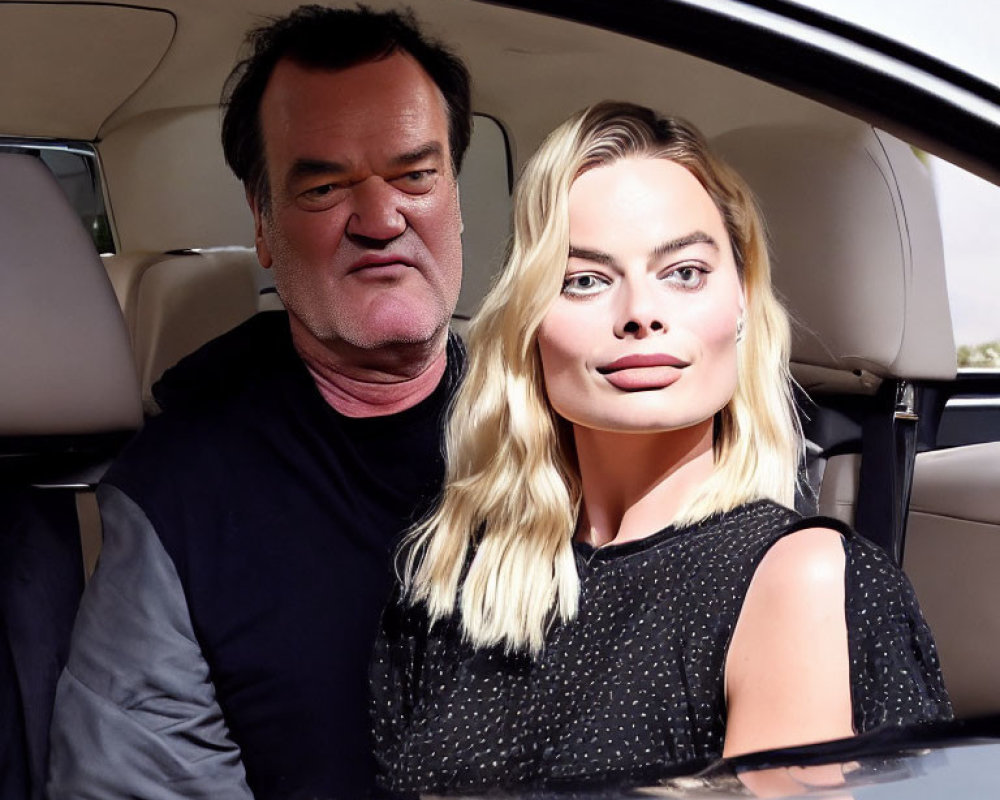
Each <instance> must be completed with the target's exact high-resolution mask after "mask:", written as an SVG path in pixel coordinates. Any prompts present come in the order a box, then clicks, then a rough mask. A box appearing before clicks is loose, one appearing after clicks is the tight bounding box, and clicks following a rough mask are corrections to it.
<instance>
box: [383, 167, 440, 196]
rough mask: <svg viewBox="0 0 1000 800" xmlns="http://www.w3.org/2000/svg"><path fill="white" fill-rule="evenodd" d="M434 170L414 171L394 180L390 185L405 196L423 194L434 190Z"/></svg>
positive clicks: (435, 175) (436, 173)
mask: <svg viewBox="0 0 1000 800" xmlns="http://www.w3.org/2000/svg"><path fill="white" fill-rule="evenodd" d="M437 175H438V172H437V170H436V169H415V170H413V171H411V172H406V173H404V174H402V175H400V176H399V177H398V178H395V179H394V180H393V181H392V183H393V184H394V185H395V186H397V187H398V188H399V189H401V190H402V191H404V192H406V193H407V194H424V193H426V192H429V191H430V190H431V189H432V188H434V183H435V182H436V181H437Z"/></svg>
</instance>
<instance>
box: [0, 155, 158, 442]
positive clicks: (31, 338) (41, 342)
mask: <svg viewBox="0 0 1000 800" xmlns="http://www.w3.org/2000/svg"><path fill="white" fill-rule="evenodd" d="M0 186H2V187H3V191H2V192H0V286H2V287H3V290H2V291H0V340H2V341H3V346H2V347H0V376H2V379H0V386H2V387H3V388H2V391H0V436H32V435H52V434H65V435H78V434H91V433H105V432H113V431H127V430H131V429H134V428H136V427H138V425H139V424H140V422H141V414H140V407H139V388H138V383H137V381H136V374H135V369H134V367H133V363H132V356H131V352H130V350H129V340H128V332H127V330H126V327H125V323H124V321H123V320H122V316H121V313H120V312H119V309H118V304H117V303H116V302H115V295H114V292H113V291H112V288H111V285H110V283H109V281H108V279H107V277H106V276H105V274H104V270H103V269H102V268H101V261H100V259H99V257H98V256H97V253H96V252H95V251H94V245H93V243H92V242H91V241H90V238H89V237H88V236H87V233H86V231H85V230H84V229H83V226H82V225H81V224H80V221H79V220H78V219H77V217H76V215H75V213H74V212H73V209H72V208H71V207H70V205H69V203H68V202H67V200H66V199H65V197H64V196H63V194H62V192H61V191H60V189H59V187H58V185H57V184H56V182H55V180H54V179H53V178H52V176H51V175H50V174H49V172H48V170H47V169H46V168H45V167H44V166H43V165H42V164H41V162H39V161H38V160H36V159H34V158H31V157H30V156H24V155H8V154H0Z"/></svg>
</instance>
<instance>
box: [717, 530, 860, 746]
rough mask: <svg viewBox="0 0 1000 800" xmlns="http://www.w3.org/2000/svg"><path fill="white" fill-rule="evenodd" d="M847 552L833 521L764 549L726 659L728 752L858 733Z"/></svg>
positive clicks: (806, 742)
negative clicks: (847, 598) (846, 590)
mask: <svg viewBox="0 0 1000 800" xmlns="http://www.w3.org/2000/svg"><path fill="white" fill-rule="evenodd" d="M845 561H846V559H845V555H844V547H843V543H842V540H841V535H840V534H839V533H838V532H837V531H834V530H831V529H828V528H808V529H805V530H801V531H796V532H795V533H792V534H789V535H788V536H786V537H784V538H783V539H781V540H779V541H778V542H777V543H776V544H775V545H774V546H773V547H772V548H771V549H770V550H769V551H768V553H767V554H766V555H765V556H764V558H763V560H762V561H761V563H760V565H759V566H758V568H757V571H756V573H755V574H754V577H753V580H752V581H751V582H750V587H749V589H748V590H747V595H746V598H745V599H744V603H743V609H742V611H741V612H740V616H739V619H738V621H737V624H736V629H735V631H734V633H733V639H732V642H731V644H730V647H729V653H728V656H727V660H726V681H725V683H726V699H727V706H728V716H727V721H726V741H725V747H724V750H723V754H724V755H725V756H735V755H739V754H740V753H747V752H752V751H755V750H766V749H769V748H774V747H786V746H792V745H799V744H808V743H811V742H818V741H827V740H830V739H839V738H843V737H847V736H852V735H853V734H854V729H853V723H852V706H851V686H850V668H849V656H848V646H847V623H846V617H845V596H844V570H845Z"/></svg>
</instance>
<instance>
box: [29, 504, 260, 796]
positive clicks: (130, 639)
mask: <svg viewBox="0 0 1000 800" xmlns="http://www.w3.org/2000/svg"><path fill="white" fill-rule="evenodd" d="M98 502H99V503H100V507H101V517H102V521H103V526H104V546H103V549H102V552H101V557H100V561H99V563H98V567H97V570H96V572H95V573H94V577H93V578H92V580H91V582H90V584H89V585H88V586H87V590H86V591H85V592H84V596H83V600H82V602H81V605H80V611H79V613H78V615H77V619H76V625H75V627H74V629H73V639H72V644H71V646H70V654H69V661H68V663H67V665H66V669H65V670H64V672H63V674H62V677H61V678H60V680H59V686H58V689H57V692H56V705H55V713H54V717H53V723H52V745H51V758H50V763H49V784H48V792H49V796H50V798H51V800H62V799H63V798H119V797H121V798H124V797H130V798H148V800H154V799H155V800H179V798H209V797H211V798H214V799H216V800H226V799H228V798H241V800H242V799H243V798H252V794H251V793H250V790H249V788H248V787H247V783H246V775H245V772H244V769H243V763H242V761H241V760H240V751H239V748H238V747H237V746H236V745H235V744H234V743H233V742H232V740H231V739H230V738H229V734H228V731H227V728H226V724H225V721H224V719H223V717H222V710H221V709H220V708H219V704H218V702H217V701H216V699H215V689H214V687H213V685H212V683H211V680H210V677H209V671H208V664H207V663H206V662H205V658H204V655H203V654H202V652H201V648H200V647H199V645H198V642H197V640H196V639H195V635H194V629H193V626H192V624H191V618H190V614H189V613H188V608H187V603H186V601H185V596H184V591H183V588H182V587H181V583H180V579H179V577H178V575H177V571H176V569H175V568H174V564H173V561H172V560H171V559H170V557H169V555H168V554H167V552H166V550H164V548H163V545H162V543H161V542H160V539H159V537H158V536H157V535H156V532H155V530H153V527H152V525H151V523H150V522H149V520H148V519H147V517H146V515H145V514H144V513H143V512H142V510H141V509H140V508H139V507H138V506H137V505H136V504H135V503H134V502H132V500H131V499H130V498H129V497H128V496H127V495H125V494H124V493H122V492H121V491H120V490H118V489H116V488H114V487H112V486H102V487H100V489H99V490H98Z"/></svg>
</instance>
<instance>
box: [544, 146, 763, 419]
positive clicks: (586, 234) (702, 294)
mask: <svg viewBox="0 0 1000 800" xmlns="http://www.w3.org/2000/svg"><path fill="white" fill-rule="evenodd" d="M569 231H570V251H569V259H568V262H567V265H566V276H565V280H564V282H563V288H562V292H561V293H560V295H559V296H558V297H557V298H556V300H555V301H554V302H553V304H552V306H551V307H550V308H549V310H548V312H547V314H546V316H545V318H544V320H543V321H542V324H541V327H540V328H539V332H538V346H539V351H540V355H541V360H542V371H543V374H544V378H545V387H546V391H547V393H548V397H549V402H550V403H551V404H552V406H553V408H554V409H555V410H556V412H557V413H558V414H559V415H560V416H562V417H564V418H565V419H567V420H569V421H570V422H572V423H574V424H575V425H580V426H583V427H587V428H594V429H598V430H607V431H619V432H628V433H639V432H653V431H668V430H677V429H681V428H686V427H689V426H691V425H695V424H697V423H700V422H703V421H705V420H707V419H710V418H711V417H712V416H713V415H714V414H715V413H716V412H717V411H719V410H720V409H721V408H722V407H723V406H725V405H726V403H727V402H728V401H729V399H730V398H731V397H732V395H733V392H734V391H735V389H736V378H737V366H736V364H737V361H736V328H737V320H738V319H739V317H740V315H741V313H742V309H743V305H744V302H743V290H742V287H741V285H740V280H739V277H738V275H737V272H736V263H735V261H734V259H733V254H732V250H731V248H730V244H729V237H728V236H727V235H726V229H725V226H724V224H723V221H722V216H721V215H720V214H719V211H718V209H716V207H715V204H714V203H713V202H712V199H711V198H710V197H709V196H708V193H707V192H706V191H705V190H704V189H703V188H702V186H701V184H700V183H699V182H698V181H697V179H695V177H694V176H693V175H692V174H691V173H690V172H688V171H687V170H686V169H685V168H684V167H681V166H680V165H678V164H676V163H674V162H672V161H668V160H666V159H662V158H628V159H622V160H619V161H615V162H614V163H612V164H610V165H608V166H603V167H597V168H595V169H592V170H589V171H588V172H585V173H584V174H583V175H581V176H580V177H579V178H577V180H576V181H575V182H574V184H573V186H572V188H571V189H570V194H569Z"/></svg>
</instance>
